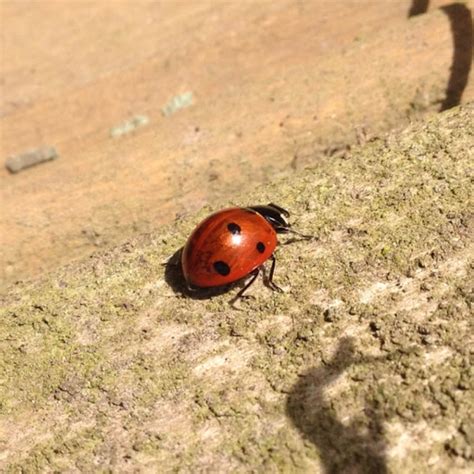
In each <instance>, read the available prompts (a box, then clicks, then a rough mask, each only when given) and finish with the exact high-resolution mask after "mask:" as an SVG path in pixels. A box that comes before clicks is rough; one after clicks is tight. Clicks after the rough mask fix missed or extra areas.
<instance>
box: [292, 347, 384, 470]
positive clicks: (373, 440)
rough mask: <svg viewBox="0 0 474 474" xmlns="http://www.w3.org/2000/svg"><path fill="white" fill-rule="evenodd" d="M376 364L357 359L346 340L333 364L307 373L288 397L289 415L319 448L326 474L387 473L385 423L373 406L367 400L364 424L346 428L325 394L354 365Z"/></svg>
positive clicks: (352, 423)
mask: <svg viewBox="0 0 474 474" xmlns="http://www.w3.org/2000/svg"><path fill="white" fill-rule="evenodd" d="M374 360H377V359H375V358H361V357H356V356H355V348H354V342H353V339H351V338H344V339H342V340H341V341H340V342H339V346H338V348H337V351H336V353H335V355H334V357H333V358H332V360H331V361H330V362H329V363H328V364H326V365H323V366H320V367H316V368H313V369H311V370H309V371H308V372H307V373H305V374H304V375H303V376H302V377H301V379H300V380H299V381H298V383H297V384H296V385H295V386H294V387H293V390H292V392H291V394H290V395H289V397H288V400H287V414H288V415H289V417H290V418H291V420H292V421H293V423H294V424H295V425H296V427H297V428H298V429H299V430H300V431H301V433H302V434H303V435H304V436H305V438H306V439H308V440H310V441H311V442H312V443H313V444H314V445H315V446H316V447H317V449H318V451H319V454H320V458H321V461H322V463H323V466H324V468H325V470H326V472H327V473H330V474H341V473H351V474H372V473H373V474H385V473H386V472H387V465H386V455H385V451H386V443H385V440H384V432H383V424H382V421H383V420H382V419H381V418H380V416H379V415H378V413H377V410H376V408H375V406H374V402H373V401H371V400H366V405H365V409H364V413H363V414H364V418H365V419H364V420H361V419H360V417H357V418H358V419H357V420H356V421H352V422H351V423H349V424H343V423H342V422H341V420H340V418H339V417H340V414H339V417H338V415H337V413H336V412H335V410H334V408H333V406H332V404H331V400H330V399H328V397H327V396H325V394H324V389H325V388H326V387H327V386H328V385H329V384H331V383H332V382H334V381H335V380H336V379H337V378H338V377H339V376H340V375H341V374H342V373H343V372H344V371H345V370H346V369H347V368H348V367H349V366H350V365H351V364H355V363H357V364H360V363H364V362H370V361H374ZM362 425H364V426H363V428H362V429H361V426H362Z"/></svg>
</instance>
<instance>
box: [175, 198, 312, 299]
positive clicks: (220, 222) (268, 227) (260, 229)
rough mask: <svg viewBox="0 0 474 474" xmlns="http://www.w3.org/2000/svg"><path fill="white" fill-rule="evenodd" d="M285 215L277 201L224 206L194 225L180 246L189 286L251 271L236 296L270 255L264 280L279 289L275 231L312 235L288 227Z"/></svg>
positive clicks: (219, 282) (224, 280)
mask: <svg viewBox="0 0 474 474" xmlns="http://www.w3.org/2000/svg"><path fill="white" fill-rule="evenodd" d="M288 217H289V213H288V211H286V210H285V209H283V208H281V207H279V206H277V205H276V204H268V205H267V206H251V207H247V208H243V207H234V208H229V209H223V210H221V211H218V212H216V213H214V214H212V215H210V216H209V217H207V218H206V219H205V220H204V221H202V222H201V223H200V224H199V225H198V226H197V227H196V228H195V229H194V231H193V232H192V234H191V236H190V237H189V239H188V241H187V242H186V245H185V246H184V248H183V252H182V256H181V264H182V269H183V274H184V277H185V279H186V282H187V283H188V286H190V287H197V288H209V287H218V286H222V285H226V284H228V283H233V282H235V281H238V280H240V279H243V278H244V277H246V276H248V275H253V278H252V279H251V281H250V282H249V283H248V284H247V285H246V286H245V287H244V288H243V289H242V290H241V291H240V292H239V293H238V295H237V297H236V298H238V297H240V296H242V294H243V293H244V291H245V290H246V289H247V288H248V287H249V286H250V285H251V284H252V283H253V282H254V281H255V279H256V277H257V275H258V273H259V270H260V269H261V267H262V265H263V264H264V263H265V262H266V261H267V260H268V259H271V260H272V267H271V270H270V275H269V278H268V281H267V283H268V286H270V287H271V288H272V289H274V290H279V291H281V290H280V288H279V287H278V286H277V285H275V283H273V273H274V270H275V257H274V255H273V252H274V250H275V248H276V246H277V244H278V239H277V233H288V232H293V233H295V234H298V235H301V236H302V237H304V238H310V237H311V236H306V235H302V234H299V233H298V232H296V231H294V230H293V229H291V226H290V224H289V223H288V220H287V218H288Z"/></svg>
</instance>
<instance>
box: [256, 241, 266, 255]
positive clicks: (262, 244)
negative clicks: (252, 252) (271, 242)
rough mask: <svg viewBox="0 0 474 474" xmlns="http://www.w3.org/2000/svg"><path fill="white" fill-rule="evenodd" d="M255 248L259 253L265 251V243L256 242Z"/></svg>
mask: <svg viewBox="0 0 474 474" xmlns="http://www.w3.org/2000/svg"><path fill="white" fill-rule="evenodd" d="M257 250H258V251H259V252H260V253H263V252H265V244H264V243H263V242H259V243H258V244H257Z"/></svg>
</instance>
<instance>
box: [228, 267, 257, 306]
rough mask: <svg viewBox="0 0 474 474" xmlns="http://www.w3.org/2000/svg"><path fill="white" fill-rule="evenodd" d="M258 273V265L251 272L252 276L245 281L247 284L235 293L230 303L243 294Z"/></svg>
mask: <svg viewBox="0 0 474 474" xmlns="http://www.w3.org/2000/svg"><path fill="white" fill-rule="evenodd" d="M259 273H260V267H258V268H256V269H255V270H254V271H253V272H252V273H251V275H252V278H251V279H250V280H249V281H248V282H247V284H246V285H245V286H244V287H243V288H242V289H241V290H240V291H239V292H238V293H237V294H236V295H235V297H234V298H232V299H231V300H230V304H234V303H235V302H236V301H237V300H238V299H239V298H242V297H243V296H244V293H245V292H246V291H247V290H248V288H249V287H250V286H251V285H252V283H253V282H254V281H255V280H256V279H257V277H258V274H259Z"/></svg>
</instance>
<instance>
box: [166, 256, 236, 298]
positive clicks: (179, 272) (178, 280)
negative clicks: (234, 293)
mask: <svg viewBox="0 0 474 474" xmlns="http://www.w3.org/2000/svg"><path fill="white" fill-rule="evenodd" d="M182 252H183V247H181V248H180V249H178V250H176V252H175V253H174V254H173V255H172V256H171V257H170V259H169V260H168V261H167V262H166V263H165V264H164V266H165V281H166V283H167V284H168V285H169V286H170V287H171V289H172V290H173V291H174V293H176V294H178V295H181V296H185V297H187V298H192V299H195V300H208V299H210V298H213V297H214V296H219V295H223V294H224V293H227V292H228V291H229V290H231V289H232V288H234V287H236V286H237V285H238V284H239V282H236V283H231V284H229V285H224V286H216V287H212V288H193V287H190V286H188V284H187V283H186V280H185V278H184V274H183V269H182V267H181V253H182Z"/></svg>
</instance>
